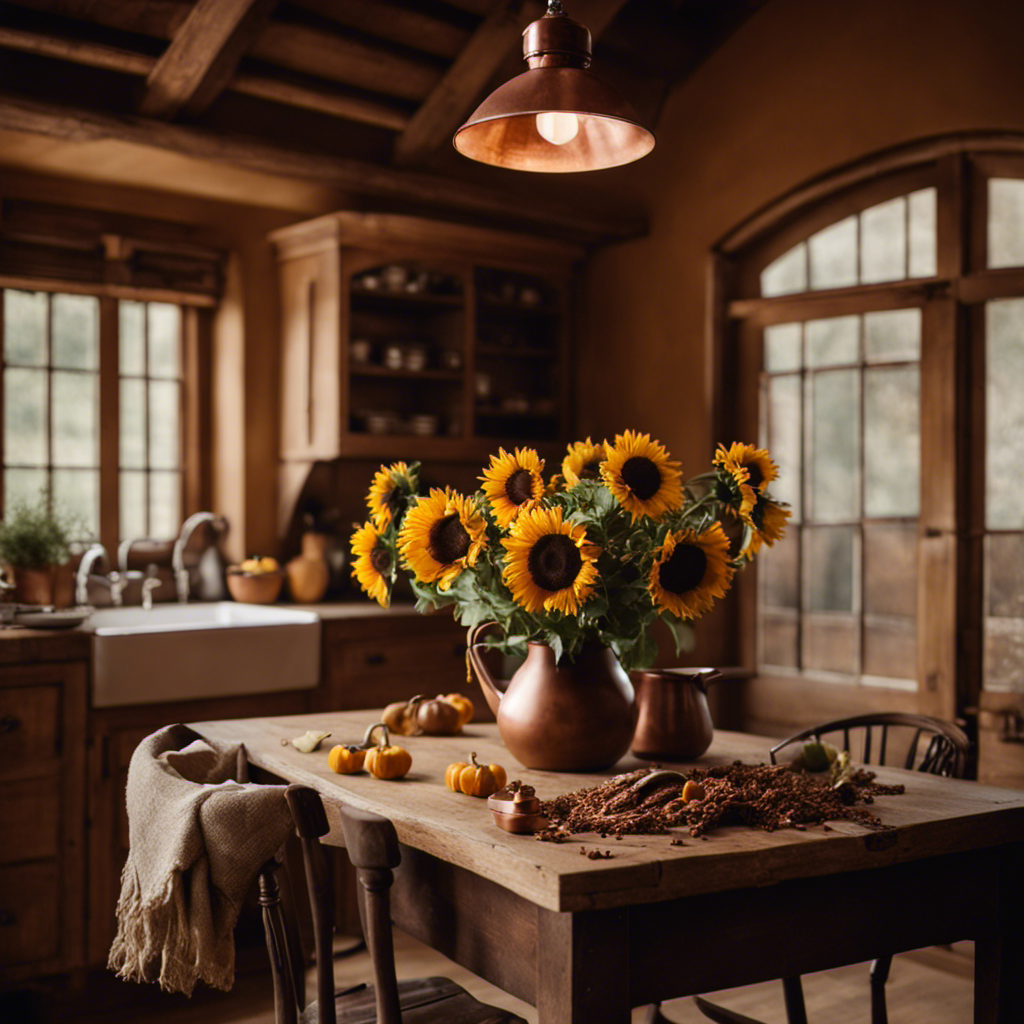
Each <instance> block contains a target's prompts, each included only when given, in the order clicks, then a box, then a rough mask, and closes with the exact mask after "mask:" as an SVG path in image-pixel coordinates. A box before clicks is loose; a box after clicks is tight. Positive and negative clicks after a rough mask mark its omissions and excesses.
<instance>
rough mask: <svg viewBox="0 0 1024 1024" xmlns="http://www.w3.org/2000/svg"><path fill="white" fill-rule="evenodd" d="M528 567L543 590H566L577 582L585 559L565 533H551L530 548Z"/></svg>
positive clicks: (531, 575)
mask: <svg viewBox="0 0 1024 1024" xmlns="http://www.w3.org/2000/svg"><path fill="white" fill-rule="evenodd" d="M526 565H527V568H528V569H529V570H530V577H531V578H532V579H533V582H534V583H536V584H537V586H538V587H540V588H541V589H542V590H565V588H566V587H571V586H572V585H573V583H575V582H576V577H577V576H579V574H580V569H582V568H583V558H582V556H581V555H580V552H579V548H577V547H576V545H575V544H573V542H572V541H571V540H570V539H569V538H568V537H566V536H565V534H564V533H549V534H547V535H546V536H544V537H541V539H540V540H539V541H537V543H536V544H534V545H533V547H532V548H530V554H529V557H528V558H527V562H526Z"/></svg>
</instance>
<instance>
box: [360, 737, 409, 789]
mask: <svg viewBox="0 0 1024 1024" xmlns="http://www.w3.org/2000/svg"><path fill="white" fill-rule="evenodd" d="M377 728H378V729H380V730H381V738H380V740H379V741H378V743H377V746H375V747H370V749H369V750H367V752H366V761H365V762H364V765H365V767H366V770H367V771H368V772H369V773H370V774H371V775H373V776H375V777H376V778H378V779H400V778H401V777H402V776H403V775H406V774H408V772H409V769H410V768H411V767H412V754H410V753H409V751H408V750H406V749H405V747H399V746H396V745H392V743H391V737H390V736H389V735H388V727H387V726H386V725H384V724H383V723H382V724H380V725H378V726H377Z"/></svg>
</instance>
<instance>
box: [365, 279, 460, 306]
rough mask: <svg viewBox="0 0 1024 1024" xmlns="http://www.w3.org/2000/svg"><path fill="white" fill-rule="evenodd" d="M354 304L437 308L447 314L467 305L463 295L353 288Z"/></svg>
mask: <svg viewBox="0 0 1024 1024" xmlns="http://www.w3.org/2000/svg"><path fill="white" fill-rule="evenodd" d="M352 301H353V303H360V304H365V305H366V306H372V307H374V308H380V307H386V306H391V305H394V306H396V307H399V308H406V309H408V308H410V307H420V308H421V309H430V308H431V307H436V308H438V309H439V310H444V311H445V312H447V311H449V310H451V309H458V308H460V307H462V306H464V305H465V299H464V298H463V296H461V295H434V294H431V293H430V292H399V291H388V290H386V289H382V290H380V291H377V290H371V289H368V288H357V287H356V286H355V285H353V286H352Z"/></svg>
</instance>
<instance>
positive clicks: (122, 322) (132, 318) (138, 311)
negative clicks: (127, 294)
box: [118, 301, 146, 376]
mask: <svg viewBox="0 0 1024 1024" xmlns="http://www.w3.org/2000/svg"><path fill="white" fill-rule="evenodd" d="M118 326H119V333H120V342H119V344H120V370H121V373H126V374H137V375H139V376H141V375H142V374H144V373H145V372H146V305H145V303H143V302H127V301H122V302H119V303H118Z"/></svg>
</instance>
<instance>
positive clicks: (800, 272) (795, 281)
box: [761, 242, 807, 296]
mask: <svg viewBox="0 0 1024 1024" xmlns="http://www.w3.org/2000/svg"><path fill="white" fill-rule="evenodd" d="M806 290H807V245H806V244H805V243H804V242H801V243H800V244H799V245H795V246H793V248H792V249H790V250H789V251H788V252H784V253H783V254H782V255H781V256H780V257H779V258H778V259H777V260H775V261H774V262H772V263H769V264H768V266H767V267H765V268H764V270H762V271H761V294H762V295H764V296H772V295H791V294H792V293H793V292H803V291H806Z"/></svg>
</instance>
